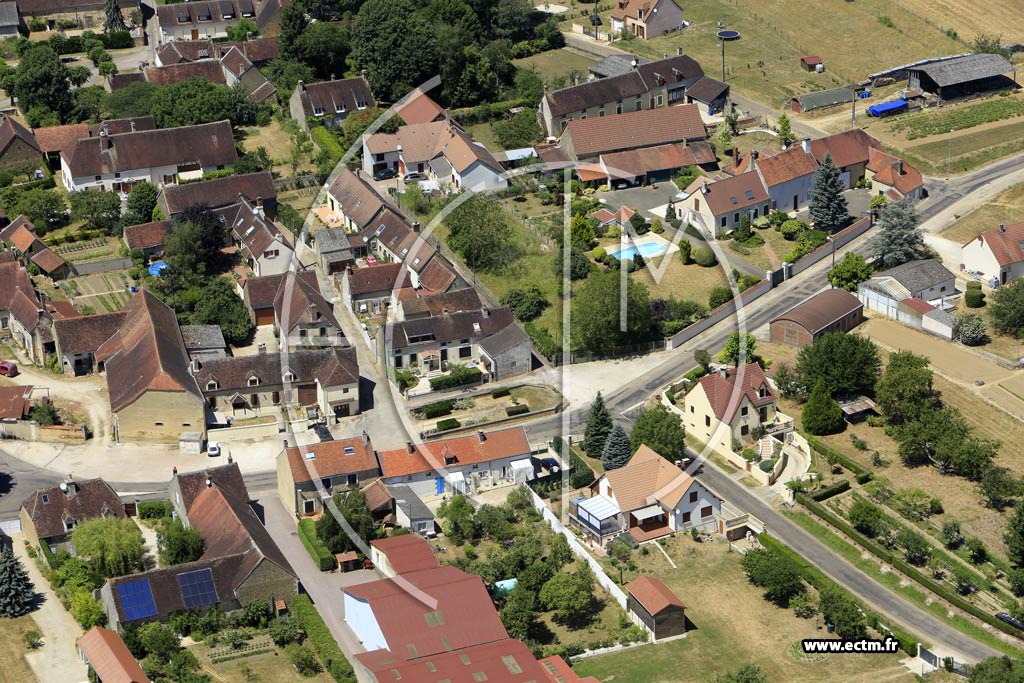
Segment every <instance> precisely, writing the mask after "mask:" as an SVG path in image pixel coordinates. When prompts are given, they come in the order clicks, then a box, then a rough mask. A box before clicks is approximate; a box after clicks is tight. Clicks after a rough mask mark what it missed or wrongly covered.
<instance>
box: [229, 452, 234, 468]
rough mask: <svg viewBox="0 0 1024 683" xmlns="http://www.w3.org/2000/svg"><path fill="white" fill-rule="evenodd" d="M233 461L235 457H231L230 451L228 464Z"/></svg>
mask: <svg viewBox="0 0 1024 683" xmlns="http://www.w3.org/2000/svg"><path fill="white" fill-rule="evenodd" d="M234 461H235V459H234V458H232V457H231V454H230V453H228V464H229V465H230V464H231V463H233V462H234Z"/></svg>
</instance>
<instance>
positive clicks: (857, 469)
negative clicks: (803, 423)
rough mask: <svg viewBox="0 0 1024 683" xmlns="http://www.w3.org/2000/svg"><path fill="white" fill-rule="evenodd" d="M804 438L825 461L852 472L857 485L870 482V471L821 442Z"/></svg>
mask: <svg viewBox="0 0 1024 683" xmlns="http://www.w3.org/2000/svg"><path fill="white" fill-rule="evenodd" d="M804 436H805V437H806V438H807V443H808V444H809V445H810V446H811V448H813V449H814V450H816V451H817V452H818V453H820V454H821V455H823V456H824V457H825V459H826V460H827V461H829V462H830V463H833V464H837V465H842V466H843V467H845V468H846V469H848V470H850V471H851V472H853V473H854V474H855V475H856V476H857V483H858V484H866V483H868V482H869V481H871V477H872V476H874V475H873V474H872V472H871V470H869V469H865V468H864V467H861V466H860V465H858V464H857V463H855V462H854V461H852V460H850V459H849V458H847V457H846V456H845V455H843V454H842V453H840V452H839V451H837V450H834V449H832V448H830V447H829V446H826V445H825V444H824V443H822V442H821V440H819V439H816V438H815V437H813V436H811V435H809V434H805V435H804ZM815 500H818V499H815Z"/></svg>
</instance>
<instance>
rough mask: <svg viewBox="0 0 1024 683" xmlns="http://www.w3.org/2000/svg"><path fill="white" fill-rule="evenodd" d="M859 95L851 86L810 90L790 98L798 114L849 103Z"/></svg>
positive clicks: (791, 104) (791, 105) (792, 106)
mask: <svg viewBox="0 0 1024 683" xmlns="http://www.w3.org/2000/svg"><path fill="white" fill-rule="evenodd" d="M856 97H857V95H856V94H855V93H854V92H853V90H852V89H851V88H833V89H831V90H819V91H817V92H809V93H806V94H804V95H800V96H798V97H794V98H793V99H792V100H790V107H791V108H792V109H793V111H795V112H796V113H797V114H800V113H803V112H808V111H814V110H815V109H825V108H826V107H836V106H838V105H840V104H847V103H849V102H853V100H854V98H856Z"/></svg>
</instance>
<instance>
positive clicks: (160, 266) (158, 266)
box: [149, 261, 167, 277]
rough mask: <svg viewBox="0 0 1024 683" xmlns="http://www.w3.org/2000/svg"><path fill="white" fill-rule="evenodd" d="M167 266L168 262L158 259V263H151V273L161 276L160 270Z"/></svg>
mask: <svg viewBox="0 0 1024 683" xmlns="http://www.w3.org/2000/svg"><path fill="white" fill-rule="evenodd" d="M166 267H167V264H166V263H164V262H163V261H157V262H156V263H151V264H149V274H150V275H153V276H156V277H160V271H162V270H163V269H164V268H166Z"/></svg>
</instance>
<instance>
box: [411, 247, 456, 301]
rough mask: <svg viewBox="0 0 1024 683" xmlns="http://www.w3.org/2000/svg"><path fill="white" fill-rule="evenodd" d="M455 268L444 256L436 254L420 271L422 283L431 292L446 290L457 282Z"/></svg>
mask: <svg viewBox="0 0 1024 683" xmlns="http://www.w3.org/2000/svg"><path fill="white" fill-rule="evenodd" d="M455 277H456V276H455V269H454V268H452V266H451V264H449V263H448V260H447V259H446V258H444V257H443V256H435V257H434V258H432V259H430V261H428V262H427V266H426V268H424V269H423V272H422V273H420V284H421V285H423V287H425V288H426V289H429V290H430V291H431V292H445V291H448V288H449V287H451V286H452V283H454V282H455Z"/></svg>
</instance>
